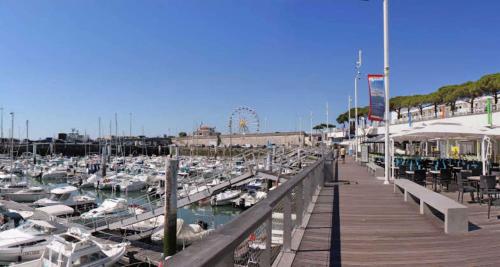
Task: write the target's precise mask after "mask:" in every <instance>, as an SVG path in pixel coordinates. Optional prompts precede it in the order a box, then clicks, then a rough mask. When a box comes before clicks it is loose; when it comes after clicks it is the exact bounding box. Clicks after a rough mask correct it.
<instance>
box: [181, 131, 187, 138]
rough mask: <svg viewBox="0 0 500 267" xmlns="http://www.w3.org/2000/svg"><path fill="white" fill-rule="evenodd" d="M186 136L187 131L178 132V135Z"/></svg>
mask: <svg viewBox="0 0 500 267" xmlns="http://www.w3.org/2000/svg"><path fill="white" fill-rule="evenodd" d="M186 136H187V133H186V132H180V133H179V137H186Z"/></svg>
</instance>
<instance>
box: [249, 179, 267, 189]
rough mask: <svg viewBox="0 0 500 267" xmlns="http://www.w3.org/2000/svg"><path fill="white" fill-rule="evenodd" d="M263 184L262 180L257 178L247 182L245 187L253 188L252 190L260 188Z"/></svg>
mask: <svg viewBox="0 0 500 267" xmlns="http://www.w3.org/2000/svg"><path fill="white" fill-rule="evenodd" d="M263 186H264V180H263V179H260V178H257V179H255V180H253V181H251V182H249V183H248V184H247V185H246V186H245V187H246V188H247V189H253V190H259V189H262V188H263Z"/></svg>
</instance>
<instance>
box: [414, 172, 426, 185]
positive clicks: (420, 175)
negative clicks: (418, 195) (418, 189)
mask: <svg viewBox="0 0 500 267" xmlns="http://www.w3.org/2000/svg"><path fill="white" fill-rule="evenodd" d="M413 181H414V182H415V183H417V184H419V185H421V186H423V187H425V186H426V185H427V171H426V170H415V174H414V175H413Z"/></svg>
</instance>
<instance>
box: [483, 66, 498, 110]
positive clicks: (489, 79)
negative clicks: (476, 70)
mask: <svg viewBox="0 0 500 267" xmlns="http://www.w3.org/2000/svg"><path fill="white" fill-rule="evenodd" d="M477 85H478V88H479V90H481V91H482V92H483V93H484V94H486V95H491V96H493V98H494V100H495V105H496V104H498V93H499V92H500V73H493V74H488V75H484V76H483V77H481V78H480V79H479V80H478V81H477Z"/></svg>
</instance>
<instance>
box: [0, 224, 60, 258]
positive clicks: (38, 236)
mask: <svg viewBox="0 0 500 267" xmlns="http://www.w3.org/2000/svg"><path fill="white" fill-rule="evenodd" d="M63 231H64V230H63V227H62V226H61V225H58V224H55V223H49V222H46V221H39V220H28V221H26V222H25V223H24V224H22V225H20V226H19V227H16V228H14V229H11V230H7V231H3V232H0V262H1V263H12V262H22V261H29V260H33V259H37V258H40V256H41V255H42V253H43V250H44V249H45V246H47V244H48V243H49V241H50V239H51V238H52V235H54V234H57V233H61V232H63Z"/></svg>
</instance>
